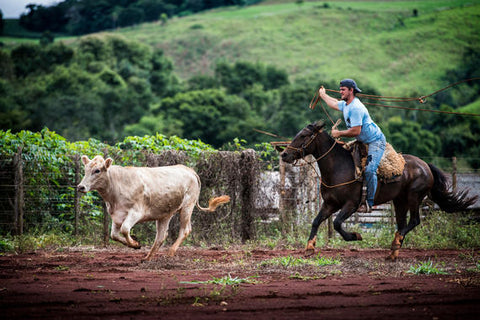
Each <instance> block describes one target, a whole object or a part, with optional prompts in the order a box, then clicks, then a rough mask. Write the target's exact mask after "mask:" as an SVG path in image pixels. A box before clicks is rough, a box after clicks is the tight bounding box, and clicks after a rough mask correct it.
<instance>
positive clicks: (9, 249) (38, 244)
mask: <svg viewBox="0 0 480 320" xmlns="http://www.w3.org/2000/svg"><path fill="white" fill-rule="evenodd" d="M76 243H78V241H77V239H76V238H75V237H74V236H72V235H69V234H66V233H54V232H50V233H45V234H24V235H21V236H9V235H7V236H5V237H4V238H2V239H0V252H4V253H24V252H31V251H35V250H38V249H45V248H57V250H58V248H61V247H69V246H73V245H75V244H76Z"/></svg>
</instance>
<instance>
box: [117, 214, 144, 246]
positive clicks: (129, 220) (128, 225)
mask: <svg viewBox="0 0 480 320" xmlns="http://www.w3.org/2000/svg"><path fill="white" fill-rule="evenodd" d="M141 219H142V214H141V213H140V212H138V211H136V210H130V211H129V212H128V214H127V217H126V218H125V220H124V221H123V223H122V226H121V228H120V232H121V233H122V235H123V236H124V237H125V240H126V242H127V243H126V245H127V246H129V247H130V248H134V249H140V243H138V242H137V241H135V240H133V239H132V237H131V236H130V230H131V229H132V228H133V226H134V225H135V224H137V222H139V221H140V220H141Z"/></svg>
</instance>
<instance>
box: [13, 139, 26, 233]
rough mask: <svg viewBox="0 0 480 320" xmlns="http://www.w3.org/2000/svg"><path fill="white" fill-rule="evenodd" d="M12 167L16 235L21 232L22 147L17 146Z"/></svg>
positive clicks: (22, 198)
mask: <svg viewBox="0 0 480 320" xmlns="http://www.w3.org/2000/svg"><path fill="white" fill-rule="evenodd" d="M13 167H14V170H15V204H14V210H15V217H14V224H15V233H16V234H17V235H22V234H23V205H24V197H23V161H22V148H21V147H18V150H17V153H16V154H15V156H14V157H13Z"/></svg>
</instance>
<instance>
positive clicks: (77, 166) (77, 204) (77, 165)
mask: <svg viewBox="0 0 480 320" xmlns="http://www.w3.org/2000/svg"><path fill="white" fill-rule="evenodd" d="M74 161H75V186H74V190H75V191H74V193H75V197H74V200H73V201H74V205H73V207H74V213H75V225H74V235H76V236H77V235H78V222H79V220H80V193H79V192H78V189H77V186H78V184H79V183H80V156H79V155H78V154H76V155H75V157H74Z"/></svg>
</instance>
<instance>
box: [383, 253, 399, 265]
mask: <svg viewBox="0 0 480 320" xmlns="http://www.w3.org/2000/svg"><path fill="white" fill-rule="evenodd" d="M399 253H400V252H399V250H394V251H392V252H391V253H390V254H389V255H388V256H387V257H385V260H387V261H392V262H395V261H397V258H398V254H399Z"/></svg>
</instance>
